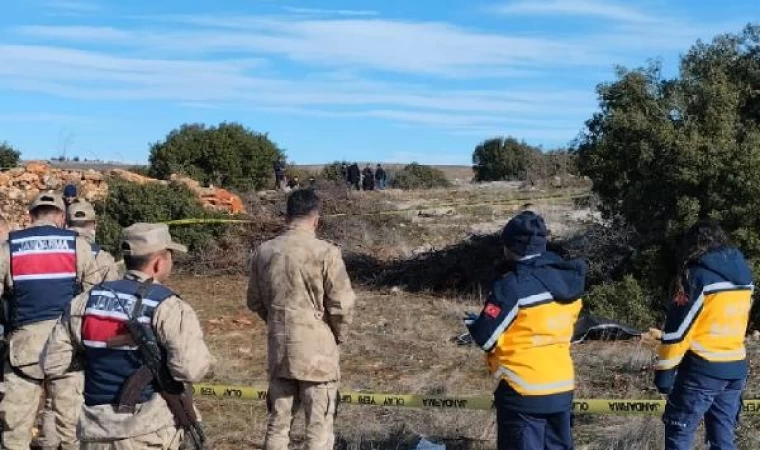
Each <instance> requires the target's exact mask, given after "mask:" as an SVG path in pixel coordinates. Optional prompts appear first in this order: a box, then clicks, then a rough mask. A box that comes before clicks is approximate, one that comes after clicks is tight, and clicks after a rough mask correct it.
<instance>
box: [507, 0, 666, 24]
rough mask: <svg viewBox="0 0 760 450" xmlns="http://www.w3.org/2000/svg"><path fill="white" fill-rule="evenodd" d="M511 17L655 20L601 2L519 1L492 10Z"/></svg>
mask: <svg viewBox="0 0 760 450" xmlns="http://www.w3.org/2000/svg"><path fill="white" fill-rule="evenodd" d="M493 10H494V11H495V12H498V13H501V14H508V15H512V16H539V17H541V16H582V17H587V18H598V19H609V20H615V21H620V22H653V21H657V19H656V18H655V17H653V16H650V15H648V14H646V13H644V12H641V11H639V10H637V9H635V8H631V7H628V6H623V5H619V4H615V3H614V2H612V1H607V0H605V1H602V0H545V1H538V0H520V1H516V2H513V3H509V4H506V5H499V6H495V7H494V8H493Z"/></svg>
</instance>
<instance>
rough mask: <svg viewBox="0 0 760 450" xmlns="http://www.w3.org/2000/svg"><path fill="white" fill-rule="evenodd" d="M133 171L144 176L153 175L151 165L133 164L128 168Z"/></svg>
mask: <svg viewBox="0 0 760 450" xmlns="http://www.w3.org/2000/svg"><path fill="white" fill-rule="evenodd" d="M127 170H129V171H130V172H132V173H136V174H138V175H142V176H144V177H152V176H153V172H151V169H150V166H132V167H130V168H128V169H127Z"/></svg>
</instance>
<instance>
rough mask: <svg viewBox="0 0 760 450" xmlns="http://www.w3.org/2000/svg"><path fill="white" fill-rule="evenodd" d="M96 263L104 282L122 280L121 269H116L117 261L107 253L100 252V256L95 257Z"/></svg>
mask: <svg viewBox="0 0 760 450" xmlns="http://www.w3.org/2000/svg"><path fill="white" fill-rule="evenodd" d="M95 263H96V264H97V266H98V270H99V271H100V272H101V273H102V274H103V281H116V280H119V279H121V278H122V277H121V274H120V273H119V268H118V267H116V261H115V260H114V259H113V256H111V254H110V253H108V252H107V251H105V250H101V251H100V252H98V256H97V257H95Z"/></svg>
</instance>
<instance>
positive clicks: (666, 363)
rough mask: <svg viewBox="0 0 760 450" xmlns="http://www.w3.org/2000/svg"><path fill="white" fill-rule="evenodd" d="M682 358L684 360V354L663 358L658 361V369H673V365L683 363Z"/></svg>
mask: <svg viewBox="0 0 760 450" xmlns="http://www.w3.org/2000/svg"><path fill="white" fill-rule="evenodd" d="M682 360H683V356H680V357H678V358H673V359H661V360H659V361H657V366H655V367H656V369H657V370H668V369H672V368H673V367H675V366H677V365H679V364H681V361H682Z"/></svg>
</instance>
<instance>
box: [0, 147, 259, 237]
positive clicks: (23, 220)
mask: <svg viewBox="0 0 760 450" xmlns="http://www.w3.org/2000/svg"><path fill="white" fill-rule="evenodd" d="M107 176H113V177H119V178H121V179H124V180H127V181H131V182H134V183H141V184H142V183H162V184H166V183H168V181H165V180H156V179H153V178H149V177H145V176H142V175H139V174H136V173H134V172H130V171H128V170H123V169H114V170H110V171H108V172H107V173H102V172H99V171H96V170H70V169H60V168H56V167H51V166H49V165H47V164H44V163H39V162H29V163H27V164H26V165H25V166H23V167H18V168H15V169H10V170H6V171H3V172H0V212H1V213H2V215H3V217H5V219H6V220H7V221H8V222H9V223H10V224H11V226H12V227H20V226H23V225H26V224H27V223H28V221H29V217H28V214H27V207H28V205H29V203H30V202H31V201H32V199H34V197H35V196H37V194H39V193H40V192H42V191H47V190H55V191H60V190H62V189H63V187H64V186H65V185H66V184H69V183H71V184H74V185H76V186H77V190H78V191H79V197H80V198H83V199H85V200H87V201H89V202H94V201H98V200H102V199H103V198H105V197H106V196H107V195H108V183H107ZM172 180H175V181H177V182H180V183H183V184H185V185H186V186H188V187H189V188H190V190H192V191H193V192H194V193H195V194H196V195H197V197H198V201H199V202H200V203H201V204H202V205H203V206H204V207H206V208H208V209H213V210H216V211H223V212H227V213H229V214H240V213H244V212H245V207H244V205H243V202H242V200H241V199H240V197H239V196H237V195H235V194H233V193H231V192H229V191H227V190H225V189H220V188H213V187H203V186H201V185H200V183H198V182H197V181H195V180H193V179H191V178H187V177H182V176H172Z"/></svg>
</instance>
